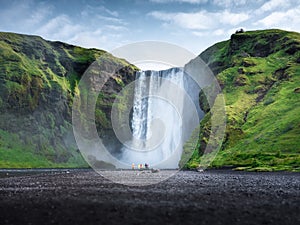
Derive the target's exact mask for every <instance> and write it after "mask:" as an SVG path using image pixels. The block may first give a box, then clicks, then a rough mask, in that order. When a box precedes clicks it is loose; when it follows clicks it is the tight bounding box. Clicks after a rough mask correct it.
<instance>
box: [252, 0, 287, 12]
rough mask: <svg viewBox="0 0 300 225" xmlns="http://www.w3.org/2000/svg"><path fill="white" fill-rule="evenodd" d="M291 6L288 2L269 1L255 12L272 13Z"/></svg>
mask: <svg viewBox="0 0 300 225" xmlns="http://www.w3.org/2000/svg"><path fill="white" fill-rule="evenodd" d="M290 6H291V2H290V0H270V1H268V2H266V3H264V4H263V5H262V6H261V7H260V8H259V9H257V10H256V13H264V12H269V11H273V10H275V9H279V10H282V9H286V8H289V7H290Z"/></svg>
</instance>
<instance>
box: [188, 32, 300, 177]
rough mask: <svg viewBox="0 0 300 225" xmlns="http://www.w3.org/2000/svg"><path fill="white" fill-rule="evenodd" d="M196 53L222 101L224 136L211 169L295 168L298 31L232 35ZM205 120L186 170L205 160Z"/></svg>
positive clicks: (299, 123) (299, 147)
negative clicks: (210, 73)
mask: <svg viewBox="0 0 300 225" xmlns="http://www.w3.org/2000/svg"><path fill="white" fill-rule="evenodd" d="M200 57H201V58H202V59H203V60H204V61H205V62H206V63H207V64H208V65H209V67H210V68H211V70H212V71H213V72H214V74H215V75H216V77H217V79H218V81H219V83H220V86H221V87H222V89H223V94H224V96H225V101H226V116H227V117H226V118H227V128H226V136H225V138H224V141H223V144H222V148H221V150H220V151H219V153H218V154H217V156H216V158H215V160H214V161H213V162H212V164H211V167H224V166H233V167H235V169H241V170H250V171H274V170H289V171H300V154H299V153H300V139H299V138H300V113H299V112H300V101H299V100H300V34H299V33H295V32H287V31H282V30H262V31H249V32H244V33H237V34H233V35H232V36H231V39H230V40H229V41H224V42H220V43H217V44H215V45H214V46H212V47H210V48H208V49H207V50H206V51H204V52H203V53H202V54H201V55H200ZM207 118H209V114H207V115H206V117H205V119H204V120H203V122H202V132H201V134H200V142H199V145H198V147H197V150H196V152H195V153H194V155H193V157H192V159H191V160H190V161H189V163H188V165H187V167H188V168H194V167H197V166H198V165H199V163H200V161H201V159H202V157H203V158H205V156H202V152H203V149H205V138H207V137H208V134H209V132H207V130H209V120H208V119H207ZM206 133H208V134H206Z"/></svg>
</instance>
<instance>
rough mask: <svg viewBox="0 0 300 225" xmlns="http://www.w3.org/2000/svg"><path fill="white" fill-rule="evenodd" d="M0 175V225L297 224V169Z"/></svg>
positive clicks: (299, 207)
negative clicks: (148, 177) (131, 175)
mask: <svg viewBox="0 0 300 225" xmlns="http://www.w3.org/2000/svg"><path fill="white" fill-rule="evenodd" d="M132 172H133V171H132ZM119 173H120V171H119ZM135 173H136V172H135ZM159 173H160V174H161V175H162V176H163V175H164V173H166V171H160V172H159ZM124 174H125V171H124ZM126 174H128V171H126ZM10 175H13V176H11V177H10ZM124 176H125V177H126V176H127V175H124ZM0 177H1V178H0V224H1V225H7V224H22V225H26V224H28V225H29V224H32V225H35V224H41V225H48V224H66V225H69V224H72V225H77V224H80V225H81V224H82V225H89V224H93V225H94V224H95V225H98V224H99V225H100V224H101V225H103V224H110V225H114V224H131V225H135V224H136V225H140V224H155V225H157V224H172V225H174V224H193V225H194V224H210V225H215V224H231V225H234V224H255V225H261V224H272V225H274V224H275V225H276V224H288V225H296V224H300V174H299V173H247V172H233V171H229V170H212V171H204V172H202V173H198V172H192V171H181V172H178V173H176V174H175V175H174V176H173V177H171V178H170V179H168V180H165V181H163V182H160V183H158V184H153V185H150V186H125V185H122V184H116V183H113V182H111V181H109V180H107V179H105V178H103V177H102V176H100V175H98V174H97V173H95V172H94V171H92V170H70V171H67V170H61V171H60V170H55V171H52V172H45V171H41V172H39V173H36V172H35V173H33V172H29V173H12V172H10V173H5V174H3V173H2V174H1V172H0Z"/></svg>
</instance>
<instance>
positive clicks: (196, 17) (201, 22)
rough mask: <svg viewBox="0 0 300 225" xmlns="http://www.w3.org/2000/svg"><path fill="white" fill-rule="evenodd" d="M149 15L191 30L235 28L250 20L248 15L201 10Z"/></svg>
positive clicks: (154, 12) (156, 12)
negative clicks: (221, 27)
mask: <svg viewBox="0 0 300 225" xmlns="http://www.w3.org/2000/svg"><path fill="white" fill-rule="evenodd" d="M148 15H150V16H152V17H154V18H155V19H158V20H162V21H164V22H168V23H170V24H174V25H176V26H179V27H181V28H185V29H191V30H206V29H214V28H216V27H219V26H220V25H234V26H235V25H238V24H240V23H241V22H244V21H246V20H248V19H249V15H248V14H247V13H232V12H229V11H227V10H225V11H222V12H207V11H205V10H201V11H199V12H195V13H183V12H178V13H167V12H160V11H153V12H151V13H149V14H148Z"/></svg>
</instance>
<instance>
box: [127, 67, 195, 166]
mask: <svg viewBox="0 0 300 225" xmlns="http://www.w3.org/2000/svg"><path fill="white" fill-rule="evenodd" d="M198 94H199V87H198V86H197V85H195V82H193V80H192V79H188V78H187V76H185V74H184V72H183V68H171V69H168V70H163V71H150V70H148V71H140V72H137V74H136V83H135V89H134V102H133V109H132V110H133V112H132V118H131V129H132V136H133V138H132V140H131V143H130V146H131V147H123V149H122V157H121V160H122V161H123V162H126V163H129V164H131V163H135V164H138V163H148V164H150V165H151V166H156V167H161V168H178V162H179V160H180V157H181V153H182V146H183V143H184V141H185V140H184V139H185V136H186V134H185V135H183V132H185V133H186V132H190V133H191V131H187V130H186V128H185V127H186V126H185V125H184V124H183V123H185V122H186V120H187V118H184V117H185V116H184V115H188V116H191V115H192V114H186V113H185V111H186V110H189V109H187V107H191V105H189V104H187V102H189V101H187V95H188V98H189V99H191V101H192V104H193V105H194V106H195V105H197V106H195V107H196V108H197V111H198V113H199V112H200V109H199V106H198V105H199V104H198ZM191 101H190V102H191ZM193 117H195V115H193ZM196 117H197V116H196ZM195 119H196V118H192V119H189V118H188V120H189V121H193V122H194V121H195ZM194 123H195V122H194ZM196 125H197V124H196ZM193 126H195V124H193ZM193 129H194V128H193ZM127 146H128V145H127Z"/></svg>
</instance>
